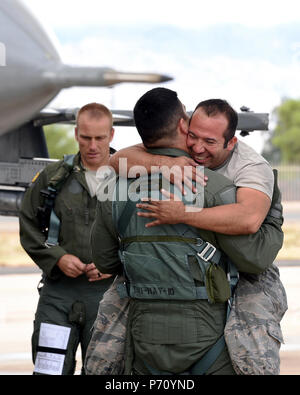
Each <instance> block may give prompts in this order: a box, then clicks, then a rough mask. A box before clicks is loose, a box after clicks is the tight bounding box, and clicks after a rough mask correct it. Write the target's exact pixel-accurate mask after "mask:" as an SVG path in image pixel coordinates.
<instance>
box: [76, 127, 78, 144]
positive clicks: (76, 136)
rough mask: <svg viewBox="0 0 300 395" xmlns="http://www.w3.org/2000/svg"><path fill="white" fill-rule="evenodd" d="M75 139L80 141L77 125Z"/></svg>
mask: <svg viewBox="0 0 300 395" xmlns="http://www.w3.org/2000/svg"><path fill="white" fill-rule="evenodd" d="M75 139H76V140H77V141H78V129H77V127H75Z"/></svg>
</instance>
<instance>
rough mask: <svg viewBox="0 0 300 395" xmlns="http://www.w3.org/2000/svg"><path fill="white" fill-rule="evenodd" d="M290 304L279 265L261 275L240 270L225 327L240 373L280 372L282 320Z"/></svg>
mask: <svg viewBox="0 0 300 395" xmlns="http://www.w3.org/2000/svg"><path fill="white" fill-rule="evenodd" d="M287 308H288V306H287V297H286V293H285V289H284V287H283V284H282V282H281V280H280V276H279V270H278V268H277V267H276V266H274V265H272V266H271V267H270V268H269V269H267V270H266V271H264V272H263V273H261V274H258V275H253V274H246V273H241V274H240V279H239V282H238V285H237V288H236V291H235V295H234V300H233V305H232V309H231V312H230V316H229V318H228V321H227V323H226V327H225V340H226V343H227V347H228V351H229V355H230V357H231V360H232V365H233V367H234V370H235V371H236V373H237V374H239V375H278V374H279V373H280V357H279V350H280V346H281V343H283V338H282V332H281V328H280V321H281V319H282V317H283V315H284V313H285V312H286V310H287Z"/></svg>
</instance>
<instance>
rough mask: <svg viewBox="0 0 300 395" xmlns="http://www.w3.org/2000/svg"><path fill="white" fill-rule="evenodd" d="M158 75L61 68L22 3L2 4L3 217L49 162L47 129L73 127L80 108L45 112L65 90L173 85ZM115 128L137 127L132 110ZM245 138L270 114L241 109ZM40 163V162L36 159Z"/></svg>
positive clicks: (14, 211)
mask: <svg viewBox="0 0 300 395" xmlns="http://www.w3.org/2000/svg"><path fill="white" fill-rule="evenodd" d="M171 79H172V78H171V77H169V76H166V75H161V74H154V73H132V72H130V73H128V72H122V71H115V70H113V69H111V68H108V67H74V66H69V65H65V64H63V63H62V61H61V59H60V56H59V54H58V52H57V50H56V49H55V46H54V45H53V43H52V42H51V40H50V38H49V36H48V35H47V33H46V32H45V30H44V29H43V27H42V26H41V25H40V24H39V22H38V21H37V20H36V19H35V18H34V17H33V15H32V14H31V13H30V12H29V11H28V10H27V9H26V7H25V6H24V5H23V3H21V2H20V1H19V0H1V1H0V215H11V216H17V215H18V211H19V208H20V205H21V202H22V198H23V196H24V193H25V190H26V188H28V186H29V184H30V182H31V180H32V178H33V176H34V175H35V174H36V173H37V172H38V171H40V170H41V169H43V168H44V167H45V166H46V165H47V164H48V163H49V159H48V158H49V155H48V150H47V144H46V141H45V136H44V132H43V126H44V125H48V124H52V123H58V122H61V123H74V122H75V119H76V113H77V111H78V109H76V108H75V109H50V108H48V107H46V106H47V105H48V104H49V103H50V102H51V101H52V100H53V98H54V97H55V96H56V95H57V94H58V93H59V92H60V91H61V90H62V89H65V88H69V87H72V86H99V87H110V86H113V85H115V84H119V83H125V82H127V83H155V84H160V83H163V82H166V81H169V80H171ZM112 112H113V115H114V125H115V126H134V120H133V116H132V111H127V110H113V111H112ZM238 129H240V130H242V133H243V134H247V133H249V132H250V131H253V130H268V114H257V113H253V112H250V111H248V109H247V108H246V109H243V111H242V113H240V114H239V124H238ZM37 158H38V159H37Z"/></svg>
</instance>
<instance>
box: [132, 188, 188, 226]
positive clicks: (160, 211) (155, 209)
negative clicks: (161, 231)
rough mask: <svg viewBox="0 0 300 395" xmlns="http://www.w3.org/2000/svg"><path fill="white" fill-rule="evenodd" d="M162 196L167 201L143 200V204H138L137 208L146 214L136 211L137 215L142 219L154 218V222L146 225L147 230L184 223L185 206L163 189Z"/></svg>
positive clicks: (175, 196)
mask: <svg viewBox="0 0 300 395" xmlns="http://www.w3.org/2000/svg"><path fill="white" fill-rule="evenodd" d="M161 192H162V194H163V195H164V196H165V197H166V198H167V200H158V199H150V198H143V199H142V202H143V203H138V204H137V205H136V207H137V208H139V209H142V210H147V212H143V211H138V212H137V215H138V216H140V217H144V218H151V219H152V218H155V220H154V221H152V222H149V223H147V224H146V227H147V228H150V227H152V226H157V225H163V224H178V223H183V222H184V216H185V210H186V206H185V205H184V203H183V202H182V200H181V199H180V198H179V197H178V196H177V195H174V194H173V193H170V192H168V191H166V190H164V189H162V190H161Z"/></svg>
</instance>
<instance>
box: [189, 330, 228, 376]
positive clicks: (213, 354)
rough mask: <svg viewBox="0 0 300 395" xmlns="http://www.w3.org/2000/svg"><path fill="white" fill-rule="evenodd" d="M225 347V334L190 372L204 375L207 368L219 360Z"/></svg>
mask: <svg viewBox="0 0 300 395" xmlns="http://www.w3.org/2000/svg"><path fill="white" fill-rule="evenodd" d="M224 347H225V338H224V335H223V336H221V337H220V339H219V340H218V341H217V342H216V343H215V344H214V345H213V346H212V347H211V348H210V349H209V350H208V351H207V353H206V354H205V355H204V356H203V357H202V358H201V359H200V360H199V361H197V362H196V363H195V364H194V365H193V366H192V368H191V369H189V372H190V374H196V375H198V376H200V375H204V374H205V373H206V372H207V370H208V369H209V368H210V367H211V366H212V365H213V363H214V362H215V361H216V360H217V358H218V356H219V355H220V354H221V352H222V350H223V348H224Z"/></svg>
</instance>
